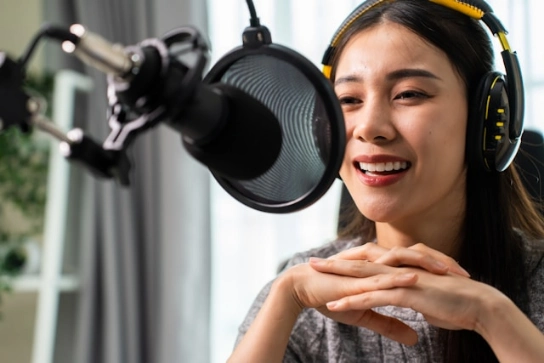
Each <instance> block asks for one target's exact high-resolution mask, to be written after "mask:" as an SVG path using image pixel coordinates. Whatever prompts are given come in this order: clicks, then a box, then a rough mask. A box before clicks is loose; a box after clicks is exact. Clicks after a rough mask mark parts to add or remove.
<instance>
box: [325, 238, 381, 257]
mask: <svg viewBox="0 0 544 363" xmlns="http://www.w3.org/2000/svg"><path fill="white" fill-rule="evenodd" d="M387 251H389V249H388V248H385V247H382V246H378V245H377V244H376V243H374V242H368V243H365V244H364V245H362V246H358V247H353V248H350V249H347V250H345V251H342V252H339V253H337V254H336V255H333V256H331V257H329V258H330V259H343V260H369V261H374V260H376V259H377V258H379V257H380V256H381V255H383V254H384V253H386V252H387Z"/></svg>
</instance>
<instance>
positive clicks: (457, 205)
mask: <svg viewBox="0 0 544 363" xmlns="http://www.w3.org/2000/svg"><path fill="white" fill-rule="evenodd" d="M335 91H336V94H337V96H338V98H339V100H340V103H341V104H342V109H343V113H344V117H345V122H346V129H347V145H346V154H345V158H344V162H343V164H342V168H341V171H340V175H341V177H342V179H343V181H344V183H345V184H346V186H347V188H348V190H349V191H350V193H351V195H352V197H353V199H354V200H355V203H356V204H357V206H358V208H359V210H360V211H361V212H362V213H363V214H364V215H365V216H366V217H367V218H369V219H371V220H374V221H376V222H385V223H392V224H395V223H397V224H401V225H403V224H404V225H411V224H413V223H420V222H422V221H426V222H429V223H432V221H433V220H444V217H449V216H451V215H452V214H455V215H461V214H462V213H463V212H464V206H465V178H466V167H465V162H464V161H465V155H464V153H465V134H466V123H467V112H468V111H467V101H466V95H465V94H466V92H465V86H464V83H463V81H462V80H461V77H460V76H459V74H458V73H457V72H456V70H455V69H454V67H453V66H452V64H451V62H450V61H449V59H448V58H447V56H446V54H445V53H444V52H442V51H441V50H439V49H438V48H436V47H434V46H432V45H430V44H429V43H426V42H425V41H424V40H423V39H422V38H420V37H419V36H418V35H416V34H415V33H413V32H412V31H410V30H408V29H407V28H405V27H403V26H400V25H398V24H394V23H390V22H385V23H382V24H379V25H377V26H374V27H372V28H369V29H366V30H364V31H362V32H360V33H358V34H356V35H355V36H354V37H353V38H352V39H351V40H350V41H349V43H348V44H347V46H346V47H345V48H344V50H343V52H342V54H341V56H340V58H339V62H338V64H337V68H336V79H335ZM438 218H440V219H438Z"/></svg>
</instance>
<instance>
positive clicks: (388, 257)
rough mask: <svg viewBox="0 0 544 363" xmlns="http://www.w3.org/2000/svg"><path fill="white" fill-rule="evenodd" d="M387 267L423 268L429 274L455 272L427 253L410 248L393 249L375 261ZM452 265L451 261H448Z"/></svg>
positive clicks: (452, 268) (453, 268)
mask: <svg viewBox="0 0 544 363" xmlns="http://www.w3.org/2000/svg"><path fill="white" fill-rule="evenodd" d="M450 260H451V259H450ZM374 262H375V263H381V264H384V265H387V266H414V267H420V268H423V269H425V270H427V271H429V272H432V273H435V274H440V275H444V274H446V273H448V271H449V270H450V269H451V270H455V266H451V268H450V265H448V264H447V263H446V262H443V261H441V260H437V259H436V258H434V257H433V256H430V255H429V254H427V253H424V252H420V251H416V250H411V249H409V248H398V247H395V248H392V249H391V250H389V251H387V252H386V253H385V254H383V255H382V256H380V257H379V258H378V259H376V260H375V261H374ZM448 262H450V264H451V261H448Z"/></svg>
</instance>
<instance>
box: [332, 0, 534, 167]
mask: <svg viewBox="0 0 544 363" xmlns="http://www.w3.org/2000/svg"><path fill="white" fill-rule="evenodd" d="M390 1H391V0H367V1H365V2H363V3H362V4H361V5H359V6H358V7H357V8H356V9H355V10H354V11H352V13H351V14H350V15H349V16H348V17H347V18H346V19H345V20H344V22H343V23H342V25H341V26H340V27H339V28H338V30H337V31H336V32H335V33H334V36H333V39H332V41H331V43H330V45H329V47H328V48H327V51H326V52H325V55H324V56H323V60H322V64H323V73H324V74H325V76H326V77H327V78H330V76H331V70H332V64H331V61H332V59H333V55H334V53H335V51H336V47H337V46H338V44H339V42H340V40H342V38H343V36H344V34H345V33H346V31H347V30H348V29H349V28H350V27H351V25H352V24H353V23H354V22H355V21H356V20H357V19H359V18H360V17H361V16H362V15H363V14H365V13H367V12H368V11H369V10H371V9H373V8H376V7H378V6H379V5H381V4H383V3H386V2H390ZM399 1H400V0H399ZM422 1H430V2H432V3H435V4H438V5H442V6H444V7H447V8H450V9H452V10H455V11H457V12H459V13H462V14H465V15H467V16H469V17H470V18H473V19H476V20H481V21H482V22H483V23H484V24H485V25H486V26H487V28H488V29H489V30H490V31H491V33H492V34H493V35H495V36H496V37H497V38H498V39H499V41H500V44H501V47H502V52H501V55H502V59H503V63H504V68H505V71H506V74H501V73H500V72H496V71H491V72H488V73H486V74H485V75H484V77H483V78H482V79H481V81H480V84H479V88H478V90H477V93H476V98H475V100H474V107H475V109H474V110H473V112H476V114H475V116H476V117H475V121H476V122H478V123H480V124H479V125H478V126H477V127H475V128H473V129H476V131H474V133H475V136H474V137H475V140H476V146H472V145H471V144H472V142H470V141H469V142H467V147H469V148H470V147H473V148H474V149H476V148H478V149H479V151H475V152H470V153H468V154H469V155H470V156H471V157H472V155H471V154H476V155H475V158H476V159H477V162H478V163H479V164H480V165H482V167H483V168H484V169H485V170H487V171H499V172H502V171H504V170H506V168H507V167H508V166H509V165H510V163H511V162H512V161H513V160H514V157H515V156H516V153H517V151H518V149H519V146H520V144H521V135H522V133H523V114H524V93H523V79H522V75H521V69H520V65H519V61H518V58H517V55H516V53H515V52H513V51H512V50H511V48H510V45H509V44H508V40H507V39H506V34H507V31H506V29H505V28H504V26H503V25H502V24H501V22H500V21H499V19H497V18H496V17H495V15H494V14H493V9H492V8H491V7H490V6H489V5H488V4H487V3H486V2H485V1H483V0H422ZM469 140H474V139H473V138H472V137H471V136H470V135H469Z"/></svg>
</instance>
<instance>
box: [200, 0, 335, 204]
mask: <svg viewBox="0 0 544 363" xmlns="http://www.w3.org/2000/svg"><path fill="white" fill-rule="evenodd" d="M247 4H248V7H249V10H250V15H251V19H250V26H249V27H248V28H246V29H245V30H244V32H243V36H242V40H243V45H242V46H241V47H238V48H236V49H234V50H232V51H231V52H230V53H228V54H227V55H225V56H224V57H223V58H221V59H220V60H219V61H218V62H217V63H216V64H215V66H214V67H212V69H211V70H210V71H209V73H208V74H207V75H206V76H205V78H204V82H205V83H211V84H213V83H217V82H218V83H221V84H227V85H231V86H234V87H235V88H237V89H240V90H242V91H243V92H244V93H247V94H249V95H250V96H252V97H253V98H255V99H257V100H258V101H260V102H261V103H262V104H264V105H265V106H267V107H268V108H269V109H270V110H271V111H272V113H273V114H274V115H275V116H276V118H277V119H278V121H279V123H280V125H281V128H282V148H281V151H280V154H279V156H278V158H277V160H276V162H275V163H274V165H273V166H272V167H271V168H270V169H269V170H267V171H266V172H265V173H264V174H262V175H260V176H258V177H256V178H253V179H250V180H240V179H234V178H229V177H225V176H222V175H219V174H217V173H214V172H213V170H212V174H213V175H214V177H215V178H216V180H217V181H218V183H219V184H220V185H221V186H222V187H223V189H225V190H226V191H227V192H228V193H229V194H230V195H231V196H232V197H234V198H235V199H237V200H238V201H240V202H241V203H243V204H245V205H247V206H249V207H251V208H253V209H257V210H260V211H264V212H271V213H288V212H293V211H297V210H300V209H302V208H305V207H307V206H309V205H311V204H313V203H314V202H315V201H317V200H318V199H319V198H321V197H322V196H323V194H325V192H327V190H328V189H329V188H330V186H331V185H332V183H333V182H334V180H335V179H336V178H337V177H338V171H339V169H340V165H341V163H342V159H343V156H344V149H345V126H344V118H343V114H342V110H341V107H340V104H339V102H338V100H337V97H336V94H335V93H334V89H333V88H332V85H331V84H330V81H329V80H327V79H326V78H325V77H324V75H323V74H322V72H321V71H320V70H319V69H318V68H317V67H316V66H315V65H314V64H313V63H311V62H310V61H309V60H307V59H306V58H305V57H303V56H302V55H300V54H298V53H296V52H294V51H292V50H291V49H289V48H286V47H283V46H281V45H278V44H274V43H272V38H271V35H270V31H269V30H268V29H267V28H266V27H265V26H262V25H261V24H260V21H259V18H258V17H257V14H256V12H255V8H254V6H253V3H252V1H251V0H247ZM254 122H259V120H254Z"/></svg>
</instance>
